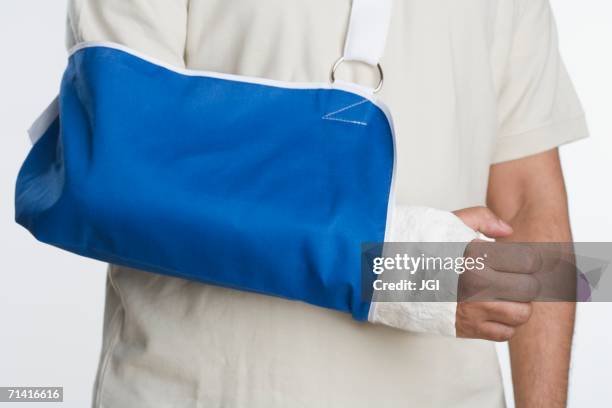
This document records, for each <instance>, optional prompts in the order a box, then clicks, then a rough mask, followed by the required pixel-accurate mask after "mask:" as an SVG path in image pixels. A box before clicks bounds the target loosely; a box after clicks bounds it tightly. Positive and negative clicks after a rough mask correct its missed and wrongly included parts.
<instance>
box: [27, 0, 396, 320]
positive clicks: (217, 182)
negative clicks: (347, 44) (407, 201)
mask: <svg viewBox="0 0 612 408" xmlns="http://www.w3.org/2000/svg"><path fill="white" fill-rule="evenodd" d="M354 7H355V5H354ZM351 24H352V23H351ZM351 89H352V90H351ZM42 122H44V123H39V124H38V126H39V127H40V128H41V131H40V132H39V133H40V134H39V135H37V136H40V137H39V138H38V140H37V141H36V143H35V144H34V146H33V148H32V150H31V151H30V153H29V155H28V157H27V158H26V160H25V162H24V164H23V166H22V168H21V170H20V172H19V175H18V179H17V186H16V197H15V206H16V220H17V222H18V223H19V224H21V225H23V226H24V227H25V228H27V229H28V230H29V231H30V232H31V233H32V234H33V235H34V236H35V237H36V238H37V239H38V240H40V241H42V242H45V243H48V244H51V245H54V246H57V247H60V248H63V249H65V250H68V251H71V252H74V253H77V254H80V255H83V256H86V257H91V258H95V259H99V260H102V261H106V262H110V263H114V264H119V265H125V266H128V267H132V268H137V269H142V270H146V271H150V272H154V273H161V274H165V275H170V276H175V277H180V278H185V279H190V280H195V281H200V282H205V283H208V284H213V285H220V286H225V287H232V288H236V289H240V290H248V291H253V292H258V293H264V294H268V295H273V296H280V297H285V298H289V299H294V300H300V301H304V302H307V303H310V304H313V305H318V306H323V307H327V308H331V309H335V310H340V311H344V312H348V313H351V314H352V315H353V316H354V317H355V318H356V319H358V320H365V319H367V317H368V310H369V307H370V299H368V298H367V297H365V298H364V297H363V296H362V289H363V288H362V285H363V282H362V273H361V265H360V262H361V244H362V243H364V242H381V241H384V238H385V232H386V231H387V224H388V213H389V212H390V205H391V204H390V201H391V200H392V195H393V194H392V184H393V171H394V139H393V130H392V125H391V123H390V117H389V116H388V114H387V113H386V111H385V109H384V107H382V105H380V104H379V103H377V102H376V100H375V98H374V97H373V95H372V94H371V93H369V92H365V91H363V92H362V91H359V90H358V88H349V87H343V86H339V85H330V84H319V85H317V84H287V83H281V82H277V81H271V80H256V79H252V78H244V77H238V76H228V75H223V74H214V73H206V72H197V71H188V70H179V69H172V68H171V67H168V66H165V65H163V64H161V63H158V62H156V61H153V60H151V59H150V58H147V57H144V56H142V55H139V54H138V53H136V52H134V51H131V50H129V49H126V48H125V47H121V46H118V45H113V44H84V45H81V46H80V47H79V48H78V49H77V50H76V51H74V52H73V53H72V55H71V56H70V58H69V62H68V66H67V68H66V71H65V73H64V76H63V79H62V83H61V89H60V95H59V97H58V100H57V101H56V102H55V103H54V105H52V107H51V109H50V111H49V112H48V113H47V116H46V120H44V119H43V121H42Z"/></svg>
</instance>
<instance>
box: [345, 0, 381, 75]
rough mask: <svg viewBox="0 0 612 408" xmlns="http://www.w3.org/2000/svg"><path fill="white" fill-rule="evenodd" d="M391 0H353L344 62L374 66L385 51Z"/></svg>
mask: <svg viewBox="0 0 612 408" xmlns="http://www.w3.org/2000/svg"><path fill="white" fill-rule="evenodd" d="M392 3H393V0H353V5H352V9H351V20H350V22H349V28H348V33H347V35H346V42H345V45H344V57H343V59H344V60H345V61H360V62H364V63H366V64H369V65H373V66H376V65H377V64H378V63H379V62H380V59H381V58H382V55H383V53H384V51H385V44H386V42H387V32H388V31H389V23H390V21H391V8H392Z"/></svg>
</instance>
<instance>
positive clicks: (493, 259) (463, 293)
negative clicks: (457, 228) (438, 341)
mask: <svg viewBox="0 0 612 408" xmlns="http://www.w3.org/2000/svg"><path fill="white" fill-rule="evenodd" d="M455 215H457V216H458V217H459V218H461V220H462V221H463V222H464V223H465V224H466V225H468V226H469V227H471V228H473V229H474V230H476V231H480V232H482V233H483V234H485V235H487V236H489V237H491V238H501V237H505V236H508V235H510V234H512V228H511V227H510V226H509V225H508V224H506V223H505V222H504V221H502V220H501V219H500V218H499V217H497V216H496V215H495V214H494V213H493V212H491V211H490V210H489V209H488V208H485V207H476V208H467V209H463V210H460V211H457V212H455ZM485 254H486V256H485ZM465 256H466V257H470V258H474V259H476V258H479V257H480V258H481V259H484V265H485V267H484V268H483V269H476V268H472V269H469V270H466V272H464V273H463V274H462V275H461V277H460V278H459V299H458V300H459V302H458V304H457V315H456V323H455V328H456V332H457V337H463V338H473V339H484V340H492V341H507V340H509V339H510V338H512V337H513V336H514V333H515V330H516V328H517V327H519V326H521V325H523V324H525V323H526V322H527V321H528V320H529V318H530V317H531V310H532V305H531V303H530V301H531V300H533V299H534V298H535V297H536V296H537V293H538V290H539V285H538V281H537V280H536V279H535V278H534V277H533V276H532V274H533V273H534V272H536V271H538V270H539V269H540V266H541V260H540V259H539V257H538V254H537V253H536V252H535V251H532V250H531V249H530V248H528V247H526V246H520V245H513V244H504V243H490V242H484V241H479V240H476V241H473V242H471V243H470V244H469V245H468V247H467V248H466V251H465Z"/></svg>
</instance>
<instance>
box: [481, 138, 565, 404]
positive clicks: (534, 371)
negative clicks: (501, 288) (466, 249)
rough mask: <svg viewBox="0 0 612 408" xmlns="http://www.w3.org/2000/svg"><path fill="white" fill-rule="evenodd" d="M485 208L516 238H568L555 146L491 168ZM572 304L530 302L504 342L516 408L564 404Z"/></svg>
mask: <svg viewBox="0 0 612 408" xmlns="http://www.w3.org/2000/svg"><path fill="white" fill-rule="evenodd" d="M488 206H489V207H490V208H491V210H493V212H495V213H496V214H497V215H499V216H500V217H501V218H502V219H504V220H506V221H507V222H508V223H509V224H510V225H511V226H512V227H513V229H514V233H513V234H512V235H511V236H510V237H509V238H507V240H510V241H518V242H568V241H571V239H572V237H571V231H570V226H569V217H568V209H567V194H566V191H565V183H564V180H563V173H562V170H561V165H560V161H559V154H558V150H557V149H555V150H551V151H548V152H545V153H542V154H538V155H534V156H530V157H527V158H524V159H520V160H515V161H510V162H506V163H501V164H497V165H494V166H492V167H491V173H490V181H489V191H488ZM574 316H575V304H574V303H535V304H534V305H533V310H532V316H531V318H530V320H529V321H528V323H526V324H525V325H523V326H521V327H520V328H518V330H517V331H516V335H515V336H514V337H513V338H512V340H511V341H510V358H511V365H512V380H513V383H514V398H515V402H516V406H517V407H518V408H522V407H529V408H538V407H564V406H566V403H567V385H568V370H569V363H570V352H571V342H572V334H573V329H574Z"/></svg>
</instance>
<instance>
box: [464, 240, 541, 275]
mask: <svg viewBox="0 0 612 408" xmlns="http://www.w3.org/2000/svg"><path fill="white" fill-rule="evenodd" d="M465 254H466V256H469V257H472V258H479V257H480V258H483V259H485V263H486V264H487V265H488V266H490V267H491V268H493V269H495V270H498V271H504V272H512V273H535V272H537V271H539V270H540V269H541V267H542V257H541V255H540V253H539V252H538V251H537V250H535V249H534V248H532V247H531V246H528V245H524V244H513V243H507V242H484V241H474V242H470V243H469V244H468V247H467V248H466V251H465Z"/></svg>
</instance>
